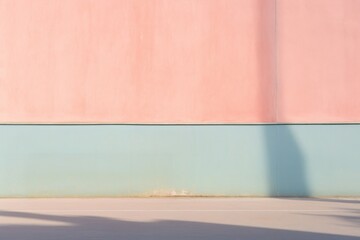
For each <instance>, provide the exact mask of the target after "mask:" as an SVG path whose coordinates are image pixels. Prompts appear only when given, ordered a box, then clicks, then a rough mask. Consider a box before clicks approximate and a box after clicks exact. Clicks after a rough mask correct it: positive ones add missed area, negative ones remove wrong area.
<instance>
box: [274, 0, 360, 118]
mask: <svg viewBox="0 0 360 240" xmlns="http://www.w3.org/2000/svg"><path fill="white" fill-rule="evenodd" d="M277 39H278V40H277V46H278V47H277V48H278V70H277V73H278V82H279V88H278V113H279V114H278V120H279V121H283V122H360V97H359V96H360V1H359V0H277Z"/></svg>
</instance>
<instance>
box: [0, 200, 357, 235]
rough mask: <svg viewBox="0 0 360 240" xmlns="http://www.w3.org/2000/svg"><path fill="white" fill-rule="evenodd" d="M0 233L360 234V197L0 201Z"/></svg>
mask: <svg viewBox="0 0 360 240" xmlns="http://www.w3.org/2000/svg"><path fill="white" fill-rule="evenodd" d="M0 239H1V240H13V239H16V240H22V239H28V240H42V239H44V240H45V239H46V240H52V239H78V240H89V239H99V240H115V239H117V240H118V239H130V240H133V239H147V240H148V239H154V240H155V239H156V240H165V239H166V240H168V239H176V240H178V239H206V240H213V239H220V240H226V239H246V240H252V239H267V240H268V239H270V240H271V239H274V240H282V239H291V240H296V239H301V240H311V239H337V240H341V239H360V199H338V198H337V199H312V198H309V199H294V198H279V199H275V198H272V199H271V198H113V199H0Z"/></svg>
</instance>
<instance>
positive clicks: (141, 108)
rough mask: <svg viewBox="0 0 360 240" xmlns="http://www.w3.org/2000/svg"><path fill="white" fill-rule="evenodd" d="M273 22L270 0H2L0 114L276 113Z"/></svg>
mask: <svg viewBox="0 0 360 240" xmlns="http://www.w3.org/2000/svg"><path fill="white" fill-rule="evenodd" d="M273 28H274V1H273V0H270V1H263V0H226V1H218V0H206V1H204V0H190V1H183V0H180V1H178V0H154V1H152V0H106V1H98V0H95V1H91V0H61V1H60V0H59V1H57V0H31V1H28V0H0V36H1V38H0V61H1V62H0V64H1V78H0V86H1V87H0V121H1V122H150V123H152V122H269V121H272V120H273V116H272V108H273V103H272V94H273V93H272V78H273V77H272V74H273V68H272V65H273V62H272V61H271V58H272V55H273V51H274V32H273V31H272V29H273Z"/></svg>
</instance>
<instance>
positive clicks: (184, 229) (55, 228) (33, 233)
mask: <svg viewBox="0 0 360 240" xmlns="http://www.w3.org/2000/svg"><path fill="white" fill-rule="evenodd" d="M0 217H2V218H4V217H6V218H20V219H19V220H20V221H19V220H18V222H21V220H24V219H31V220H42V221H45V223H46V224H47V225H41V224H40V223H39V225H27V224H18V223H16V224H7V225H0V239H6V240H14V239H16V240H53V239H66V240H75V239H76V240H91V239H99V240H100V239H101V240H115V239H116V240H119V239H127V240H135V239H137V240H142V239H144V240H145V239H146V240H149V239H150V240H151V239H154V240H155V239H156V240H165V239H166V240H169V239H175V240H179V239H206V240H215V239H217V240H227V239H247V240H255V239H270V240H271V239H274V240H275V239H276V240H279V239H291V240H297V239H299V240H300V239H301V240H304V239H317V240H322V239H324V240H325V239H326V240H329V239H330V240H331V239H334V240H335V239H336V240H345V239H347V240H355V239H359V238H358V237H355V236H344V235H334V234H323V233H314V232H304V231H290V230H280V229H269V228H260V227H247V226H235V225H224V224H213V223H202V222H190V221H174V220H161V221H154V222H132V221H123V220H117V219H111V218H105V217H92V216H58V215H46V214H35V213H25V212H10V211H0ZM51 223H52V224H53V225H50V224H51ZM54 224H55V225H54ZM56 224H58V225H56Z"/></svg>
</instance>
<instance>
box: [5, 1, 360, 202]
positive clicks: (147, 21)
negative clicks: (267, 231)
mask: <svg viewBox="0 0 360 240" xmlns="http://www.w3.org/2000/svg"><path fill="white" fill-rule="evenodd" d="M359 12H360V0H106V1H100V0H31V1H29V0H0V197H9V196H25V197H29V196H54V197H56V196H129V195H172V194H176V195H178V194H180V195H181V194H185V195H186V194H192V195H227V196H237V195H256V196H330V195H331V196H334V195H341V196H350V195H352V196H353V195H360V185H359V183H360V178H359V176H360V174H359V171H360V161H359V159H360V150H359V147H358V145H359V144H358V143H359V142H360V139H359V138H360V137H359V136H360V125H359V124H358V123H359V122H360V98H359V97H358V95H359V94H358V93H359V92H360V14H359ZM18 123H21V124H18ZM33 123H35V125H31V124H33ZM55 123H59V125H56V124H55ZM69 123H100V124H108V125H82V124H79V125H66V124H69ZM126 123H130V124H134V125H126ZM143 123H150V124H152V125H141V124H143ZM169 123H172V124H173V125H171V124H170V125H167V124H169ZM190 123H195V124H197V125H185V124H190ZM209 123H221V124H222V125H211V124H210V125H209ZM245 123H247V124H245ZM264 123H271V124H274V125H271V124H268V125H266V124H265V125H264ZM282 123H289V125H282ZM295 123H306V124H308V125H296V124H295ZM328 123H337V124H328ZM350 123H351V124H350ZM26 124H28V125H26ZM36 124H38V125H36ZM41 124H52V125H41ZM62 124H64V125H62ZM111 124H114V125H111ZM154 124H158V125H154Z"/></svg>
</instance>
